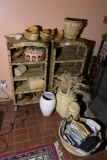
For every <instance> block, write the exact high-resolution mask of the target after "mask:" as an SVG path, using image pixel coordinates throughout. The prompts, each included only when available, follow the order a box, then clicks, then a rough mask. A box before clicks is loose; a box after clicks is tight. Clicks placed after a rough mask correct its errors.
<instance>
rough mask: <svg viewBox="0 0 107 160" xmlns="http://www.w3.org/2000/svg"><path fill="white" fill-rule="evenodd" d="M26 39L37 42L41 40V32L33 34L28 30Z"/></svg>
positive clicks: (25, 35)
mask: <svg viewBox="0 0 107 160" xmlns="http://www.w3.org/2000/svg"><path fill="white" fill-rule="evenodd" d="M24 37H25V38H26V39H27V40H30V41H37V40H38V38H39V32H37V33H33V32H30V31H29V30H28V29H26V30H25V34H24Z"/></svg>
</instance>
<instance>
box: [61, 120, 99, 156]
mask: <svg viewBox="0 0 107 160" xmlns="http://www.w3.org/2000/svg"><path fill="white" fill-rule="evenodd" d="M80 120H81V121H84V122H85V121H86V119H85V118H80ZM63 122H64V121H62V122H61V123H60V126H59V136H60V140H61V142H62V144H63V146H64V147H65V149H66V150H68V151H69V152H70V153H72V154H73V155H76V156H81V157H85V156H89V155H91V154H92V153H89V154H87V155H84V154H81V153H79V152H77V151H76V147H74V146H72V145H71V144H69V143H67V142H66V141H65V140H64V139H63V138H62V136H61V127H62V125H63ZM98 136H99V137H100V139H102V137H101V133H100V132H99V135H98ZM98 147H99V146H97V148H98Z"/></svg>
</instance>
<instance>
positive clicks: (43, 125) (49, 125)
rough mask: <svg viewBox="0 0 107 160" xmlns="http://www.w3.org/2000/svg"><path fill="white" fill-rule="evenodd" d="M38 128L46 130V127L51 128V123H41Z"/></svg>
mask: <svg viewBox="0 0 107 160" xmlns="http://www.w3.org/2000/svg"><path fill="white" fill-rule="evenodd" d="M40 128H41V131H45V130H47V129H52V128H53V125H52V124H51V123H48V124H42V125H41V126H40Z"/></svg>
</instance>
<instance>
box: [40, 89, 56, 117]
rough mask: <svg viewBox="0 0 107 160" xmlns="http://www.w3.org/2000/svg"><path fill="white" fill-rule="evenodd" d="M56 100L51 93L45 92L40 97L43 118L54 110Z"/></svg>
mask: <svg viewBox="0 0 107 160" xmlns="http://www.w3.org/2000/svg"><path fill="white" fill-rule="evenodd" d="M55 104H56V98H55V95H54V94H53V93H51V92H45V93H43V94H42V96H41V97H40V109H41V112H42V114H43V115H44V116H50V115H51V113H52V112H53V110H54V109H55Z"/></svg>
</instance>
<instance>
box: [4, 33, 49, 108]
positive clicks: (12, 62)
mask: <svg viewBox="0 0 107 160" xmlns="http://www.w3.org/2000/svg"><path fill="white" fill-rule="evenodd" d="M5 37H6V40H7V50H8V61H9V68H10V77H11V85H12V99H13V102H14V108H15V110H17V108H18V106H21V105H26V104H34V103H38V102H39V97H36V96H34V94H33V97H32V99H31V100H30V101H26V100H25V99H24V98H23V99H22V100H20V101H19V100H18V99H17V96H18V94H19V93H22V94H25V93H35V92H36V93H37V92H44V91H46V88H47V67H48V52H49V44H48V43H46V42H43V41H42V40H41V39H39V40H38V41H35V42H34V41H28V40H26V39H25V38H24V36H23V37H22V38H21V39H20V40H15V37H8V36H5ZM27 46H36V47H43V48H45V50H46V52H45V59H44V60H41V61H28V60H26V59H25V58H24V56H23V55H21V56H19V57H17V58H15V59H12V55H13V53H14V51H15V50H16V49H17V48H19V47H20V48H21V47H25V48H26V47H27ZM22 64H23V65H26V66H27V67H28V70H27V71H26V72H25V73H24V74H23V75H21V76H15V74H14V68H15V67H17V66H19V65H22ZM38 77H39V78H42V79H43V80H44V87H43V90H38V89H30V87H29V86H28V84H27V81H28V80H29V79H32V78H38ZM19 81H21V85H20V86H16V83H17V82H19Z"/></svg>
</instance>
